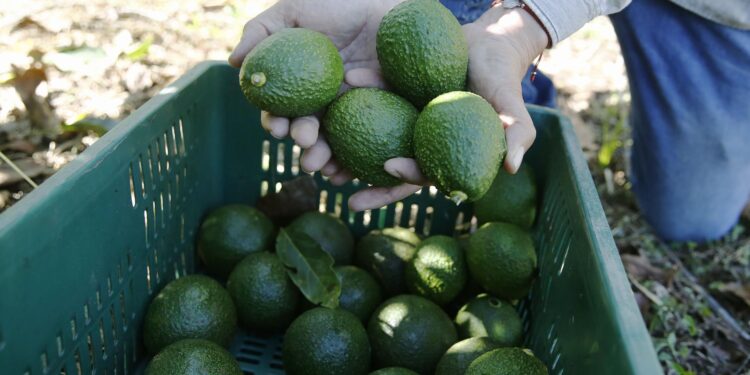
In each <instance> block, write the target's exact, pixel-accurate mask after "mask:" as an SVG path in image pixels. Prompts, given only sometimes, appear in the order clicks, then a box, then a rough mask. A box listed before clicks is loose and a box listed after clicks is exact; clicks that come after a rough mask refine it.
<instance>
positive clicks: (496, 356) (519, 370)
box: [465, 348, 548, 375]
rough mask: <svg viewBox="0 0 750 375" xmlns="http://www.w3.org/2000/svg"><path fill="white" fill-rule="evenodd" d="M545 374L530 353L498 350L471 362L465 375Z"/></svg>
mask: <svg viewBox="0 0 750 375" xmlns="http://www.w3.org/2000/svg"><path fill="white" fill-rule="evenodd" d="M547 374H548V372H547V367H546V366H545V365H544V363H542V361H540V360H539V359H538V358H536V357H534V355H533V354H531V352H529V351H527V350H524V349H521V348H500V349H495V350H492V351H489V352H487V353H484V354H482V355H481V356H479V357H478V358H477V359H475V360H474V361H473V362H471V365H469V368H468V369H467V370H466V374H465V375H547Z"/></svg>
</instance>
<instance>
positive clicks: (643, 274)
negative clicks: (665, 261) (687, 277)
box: [621, 254, 673, 283]
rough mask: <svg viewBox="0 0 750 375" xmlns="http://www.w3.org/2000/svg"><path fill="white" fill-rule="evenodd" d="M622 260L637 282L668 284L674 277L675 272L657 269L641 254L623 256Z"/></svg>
mask: <svg viewBox="0 0 750 375" xmlns="http://www.w3.org/2000/svg"><path fill="white" fill-rule="evenodd" d="M621 258H622V264H623V266H625V270H626V271H627V272H628V274H630V275H631V276H633V277H635V279H636V280H639V281H640V280H657V281H659V282H661V283H667V282H668V281H669V280H670V279H671V278H672V276H673V272H668V271H666V270H663V269H661V268H658V267H655V266H654V265H653V264H651V262H650V261H649V260H648V258H646V257H644V256H643V255H641V254H638V255H634V254H622V256H621Z"/></svg>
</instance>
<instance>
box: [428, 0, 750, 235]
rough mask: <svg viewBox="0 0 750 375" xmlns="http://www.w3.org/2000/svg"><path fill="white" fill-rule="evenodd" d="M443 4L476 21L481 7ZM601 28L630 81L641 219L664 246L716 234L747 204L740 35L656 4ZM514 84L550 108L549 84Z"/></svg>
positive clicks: (748, 89)
mask: <svg viewBox="0 0 750 375" xmlns="http://www.w3.org/2000/svg"><path fill="white" fill-rule="evenodd" d="M443 3H444V4H446V6H448V7H449V8H450V9H452V10H454V11H456V12H459V13H461V12H464V13H465V14H468V13H466V10H467V9H469V10H471V12H470V15H471V16H478V15H477V11H476V9H477V7H478V6H479V5H477V4H480V3H481V4H482V6H485V8H484V9H487V7H489V3H490V1H489V0H487V1H484V0H473V1H468V2H466V3H467V4H469V3H470V4H472V7H468V8H467V7H466V6H462V5H460V3H462V1H461V0H443ZM480 14H481V13H480ZM469 18H470V17H468V16H466V15H464V16H461V15H459V19H460V20H462V21H463V22H468V21H470V20H469ZM611 20H612V24H613V25H614V28H615V32H616V33H617V37H618V39H619V41H620V46H621V48H622V52H623V56H624V58H625V65H626V67H627V72H628V80H629V82H630V91H631V98H632V103H631V113H630V122H631V126H632V132H633V146H632V149H631V168H632V170H631V171H629V172H630V173H629V175H630V176H631V179H632V182H633V192H634V193H635V196H636V199H637V201H638V204H639V207H640V210H641V213H642V214H643V216H644V218H645V219H646V220H647V221H648V222H649V224H651V226H652V227H653V228H654V230H655V231H656V233H657V234H658V235H659V236H660V237H662V238H664V239H666V240H676V241H705V240H709V239H714V238H717V237H720V236H722V235H723V234H725V233H727V232H728V231H729V230H730V229H731V228H732V226H733V225H734V224H735V223H736V222H737V220H738V218H739V216H740V213H741V211H742V208H743V206H744V205H745V204H746V203H747V202H748V199H750V31H743V30H738V29H733V28H730V27H727V26H723V25H720V24H717V23H714V22H712V21H708V20H706V19H704V18H701V17H699V16H698V15H696V14H693V13H691V12H689V11H687V10H684V9H682V8H680V7H678V6H677V5H674V4H672V3H670V2H668V1H666V0H634V1H633V2H632V3H631V4H630V6H628V7H627V8H625V10H623V11H622V12H620V13H618V14H615V15H613V16H612V17H611ZM545 78H546V77H545ZM538 81H539V79H537V81H535V82H534V83H535V84H536V83H537V82H538ZM523 85H524V86H523V88H524V99H525V100H526V101H527V102H532V103H536V104H542V105H545V104H549V103H540V102H539V101H538V98H550V97H551V98H553V99H552V100H554V88H553V87H551V85H550V87H546V86H543V85H532V84H531V83H529V82H528V81H526V82H524V84H523ZM545 90H546V91H545ZM550 90H551V91H550ZM550 92H552V94H549V93H550ZM552 103H554V101H553V102H552ZM552 106H554V104H552Z"/></svg>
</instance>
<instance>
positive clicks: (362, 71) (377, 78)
mask: <svg viewBox="0 0 750 375" xmlns="http://www.w3.org/2000/svg"><path fill="white" fill-rule="evenodd" d="M344 82H346V84H348V85H349V86H352V87H377V88H380V89H385V88H386V83H385V80H384V79H383V76H382V75H381V74H380V71H379V70H376V69H370V68H354V69H350V70H349V71H347V72H346V74H345V75H344Z"/></svg>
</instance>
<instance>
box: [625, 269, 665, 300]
mask: <svg viewBox="0 0 750 375" xmlns="http://www.w3.org/2000/svg"><path fill="white" fill-rule="evenodd" d="M628 279H629V280H630V283H632V284H633V285H634V286H635V287H636V288H637V289H638V290H639V291H640V292H641V293H643V295H644V296H646V298H648V299H649V300H650V301H651V302H653V303H654V304H656V305H657V306H661V305H662V304H663V303H664V302H662V300H661V299H660V298H659V297H658V296H657V295H656V294H654V293H651V291H650V290H648V288H646V287H645V286H644V285H643V284H641V283H640V282H638V280H636V279H635V277H633V275H631V274H628Z"/></svg>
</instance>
